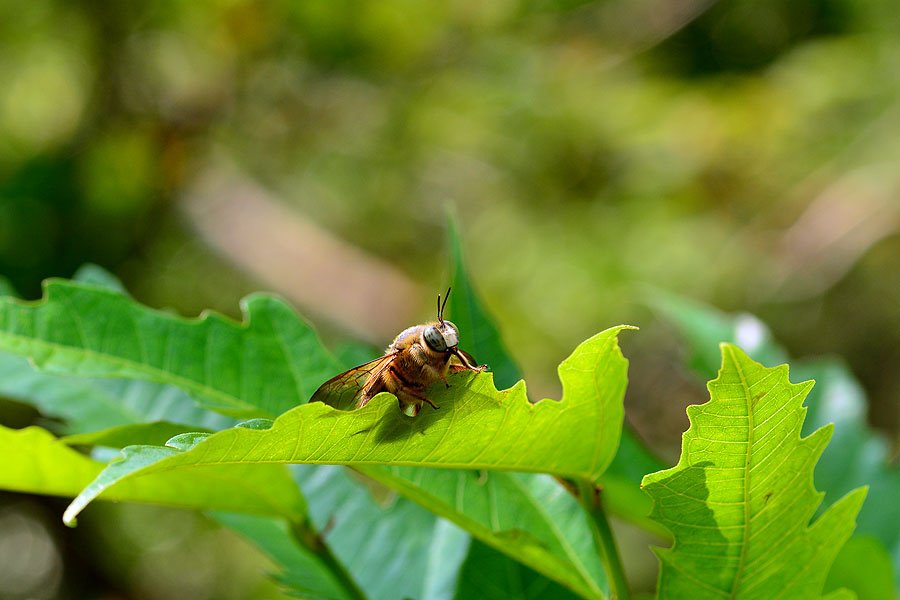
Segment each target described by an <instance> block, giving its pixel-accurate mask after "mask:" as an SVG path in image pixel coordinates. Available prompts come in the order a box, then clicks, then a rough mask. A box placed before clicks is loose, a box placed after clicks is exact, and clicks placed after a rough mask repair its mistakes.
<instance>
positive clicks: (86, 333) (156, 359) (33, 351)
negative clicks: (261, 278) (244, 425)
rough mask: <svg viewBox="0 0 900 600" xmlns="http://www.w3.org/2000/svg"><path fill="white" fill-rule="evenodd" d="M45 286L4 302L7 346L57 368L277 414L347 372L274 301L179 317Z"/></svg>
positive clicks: (69, 286) (89, 292) (92, 292)
mask: <svg viewBox="0 0 900 600" xmlns="http://www.w3.org/2000/svg"><path fill="white" fill-rule="evenodd" d="M44 288H45V294H44V298H43V299H42V300H40V301H38V302H20V301H17V300H13V299H9V298H3V299H0V350H5V351H7V352H11V353H14V354H18V355H20V356H26V357H28V358H30V359H31V360H32V362H33V363H34V364H35V365H37V366H38V367H39V368H41V369H43V370H46V371H49V372H53V373H61V374H66V375H79V376H82V377H109V378H123V379H140V380H144V381H152V382H155V383H160V384H166V385H175V386H178V387H180V388H181V389H183V390H185V391H187V392H188V393H190V394H191V395H192V396H193V397H194V398H196V399H198V400H199V401H200V402H201V403H202V404H203V406H204V407H206V408H211V409H213V410H217V411H219V412H223V413H226V414H230V415H232V416H241V417H254V416H264V417H272V416H276V415H278V414H281V413H282V412H284V411H285V410H287V409H289V408H291V407H293V406H296V405H297V404H300V403H303V402H305V401H306V400H307V399H308V398H309V397H310V396H311V395H312V393H313V392H314V391H315V389H316V387H317V386H318V385H319V383H321V382H322V381H323V380H325V379H327V376H328V375H329V374H333V373H335V372H336V371H337V370H338V368H337V363H336V361H335V360H334V359H333V358H332V357H330V355H327V354H324V353H322V352H318V351H317V350H318V349H319V348H320V347H321V344H320V342H319V340H318V338H317V336H316V334H315V332H314V331H313V330H312V329H311V328H310V327H309V326H308V325H306V324H305V323H303V322H302V321H300V320H299V319H298V318H297V316H296V314H295V313H294V312H293V311H292V310H291V309H290V307H288V306H287V305H286V304H285V303H284V302H282V301H281V300H278V299H276V298H273V297H270V296H264V295H253V296H250V297H248V298H247V299H245V300H244V301H243V302H242V309H243V311H244V322H243V323H236V322H233V321H231V320H229V319H226V318H225V317H222V316H221V315H218V314H215V313H206V314H205V315H204V316H202V317H201V318H200V319H197V320H188V319H182V318H178V317H174V316H171V315H168V314H165V313H162V312H159V311H155V310H151V309H149V308H146V307H143V306H141V305H139V304H137V303H135V302H133V301H132V300H130V299H129V298H127V297H125V296H123V295H122V294H120V293H118V292H115V291H111V290H108V289H105V288H100V287H95V286H91V285H87V284H78V283H71V282H64V281H59V280H50V281H49V282H46V283H45V286H44ZM301 363H302V364H303V365H304V368H303V369H302V372H301V370H299V369H297V368H296V365H298V364H301Z"/></svg>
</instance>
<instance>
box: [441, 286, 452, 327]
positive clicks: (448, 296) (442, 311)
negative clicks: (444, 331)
mask: <svg viewBox="0 0 900 600" xmlns="http://www.w3.org/2000/svg"><path fill="white" fill-rule="evenodd" d="M451 289H453V288H449V287H448V288H447V293H446V294H445V295H444V302H443V304H442V303H441V295H440V294H438V321H440V322H441V325H443V324H444V307H445V306H447V299H448V298H450V290H451Z"/></svg>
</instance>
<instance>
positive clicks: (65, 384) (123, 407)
mask: <svg viewBox="0 0 900 600" xmlns="http://www.w3.org/2000/svg"><path fill="white" fill-rule="evenodd" d="M0 395H3V396H6V397H8V398H12V399H15V400H17V401H19V402H23V403H25V404H29V405H31V406H34V407H35V408H37V409H38V410H39V411H40V412H41V414H43V415H45V416H48V417H55V418H58V419H61V420H63V421H64V425H63V427H62V429H63V431H65V432H70V433H83V432H88V431H97V430H100V429H106V428H109V427H116V426H122V425H130V424H133V423H141V422H146V421H155V420H167V421H172V422H175V423H180V424H184V425H188V426H192V427H194V428H202V429H211V430H218V429H222V428H224V427H229V426H231V425H233V424H234V420H233V419H229V418H228V417H225V416H223V415H219V414H216V413H212V412H210V411H207V410H204V409H202V408H200V407H198V406H197V405H196V403H195V402H194V401H193V400H192V399H191V398H190V397H189V396H188V395H187V394H185V393H184V392H183V391H181V390H180V389H178V388H177V387H174V386H167V385H159V384H156V383H151V382H147V381H133V380H123V379H84V378H78V377H66V376H63V375H55V374H52V373H47V372H43V371H37V370H35V369H33V368H32V367H31V365H29V364H28V361H27V360H25V359H24V358H20V357H18V356H12V355H9V354H3V353H0ZM132 443H138V442H132Z"/></svg>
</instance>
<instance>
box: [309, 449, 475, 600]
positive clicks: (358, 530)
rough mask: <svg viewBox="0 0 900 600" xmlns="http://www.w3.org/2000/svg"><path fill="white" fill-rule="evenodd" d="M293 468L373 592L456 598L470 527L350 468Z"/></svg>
mask: <svg viewBox="0 0 900 600" xmlns="http://www.w3.org/2000/svg"><path fill="white" fill-rule="evenodd" d="M292 470H293V472H294V475H295V477H296V478H297V481H298V482H299V483H300V485H301V487H302V488H303V490H304V492H305V493H306V494H307V496H308V497H309V498H310V504H309V514H310V518H311V519H312V522H313V524H314V525H315V526H316V528H317V529H318V530H319V531H325V532H326V534H325V539H326V541H327V542H328V545H329V546H330V547H331V548H332V549H333V551H334V553H335V555H336V556H337V558H338V559H340V561H341V562H342V563H343V564H344V565H346V567H347V569H348V571H349V572H351V573H352V574H353V577H354V578H355V579H356V581H357V582H358V583H359V586H360V587H361V588H362V589H364V590H365V591H366V594H367V595H368V596H370V597H371V598H373V599H381V598H383V599H385V600H387V599H392V598H420V599H423V600H424V599H428V598H435V599H436V598H449V597H450V595H451V594H452V590H453V589H454V588H455V586H456V580H457V576H458V573H459V567H460V565H461V564H462V562H463V560H464V559H465V557H466V552H467V550H468V547H469V537H468V536H467V535H466V534H465V532H464V531H462V530H460V529H459V528H457V527H455V526H454V525H452V524H450V523H448V522H446V521H444V520H443V519H438V518H437V517H435V515H434V514H432V513H430V512H429V511H427V510H425V509H423V508H422V507H420V506H418V505H416V504H414V503H412V502H409V501H407V500H405V499H403V498H397V497H396V494H393V493H391V492H390V490H386V489H380V488H379V489H373V484H372V482H364V481H362V480H360V478H359V476H358V475H356V474H355V473H353V472H352V471H349V470H347V469H343V468H340V467H334V466H319V467H315V466H310V465H296V466H294V467H292ZM370 491H372V492H374V497H373V494H372V493H370ZM376 498H378V499H377V500H376Z"/></svg>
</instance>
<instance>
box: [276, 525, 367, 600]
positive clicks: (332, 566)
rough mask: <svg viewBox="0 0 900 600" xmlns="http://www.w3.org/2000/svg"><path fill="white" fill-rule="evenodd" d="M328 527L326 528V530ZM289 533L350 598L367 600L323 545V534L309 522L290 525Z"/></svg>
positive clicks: (326, 545) (326, 546) (329, 550)
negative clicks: (314, 557)
mask: <svg viewBox="0 0 900 600" xmlns="http://www.w3.org/2000/svg"><path fill="white" fill-rule="evenodd" d="M327 528H328V526H326V529H327ZM291 531H292V532H293V534H294V537H295V538H296V539H297V541H298V542H300V544H301V545H302V546H303V547H304V548H306V549H307V550H309V551H310V552H312V553H313V554H314V555H315V556H316V557H318V559H319V560H321V561H322V562H323V563H324V564H325V566H326V567H327V568H328V570H329V571H331V574H332V575H334V577H335V579H337V580H338V582H340V584H341V586H342V587H343V588H344V589H345V590H346V591H347V594H348V595H349V596H350V597H351V598H355V599H356V600H367V597H366V595H365V594H364V593H363V591H362V589H360V587H359V586H358V585H357V583H356V581H355V580H354V579H353V577H352V576H351V575H350V573H349V572H348V571H347V569H346V567H344V565H343V564H342V563H341V561H339V560H338V559H337V557H336V556H335V555H334V554H333V553H332V552H331V548H329V547H328V544H327V543H325V540H324V539H323V537H322V536H323V534H322V533H320V532H317V531H316V530H315V528H314V527H313V525H312V523H310V522H309V521H303V522H294V523H291Z"/></svg>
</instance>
